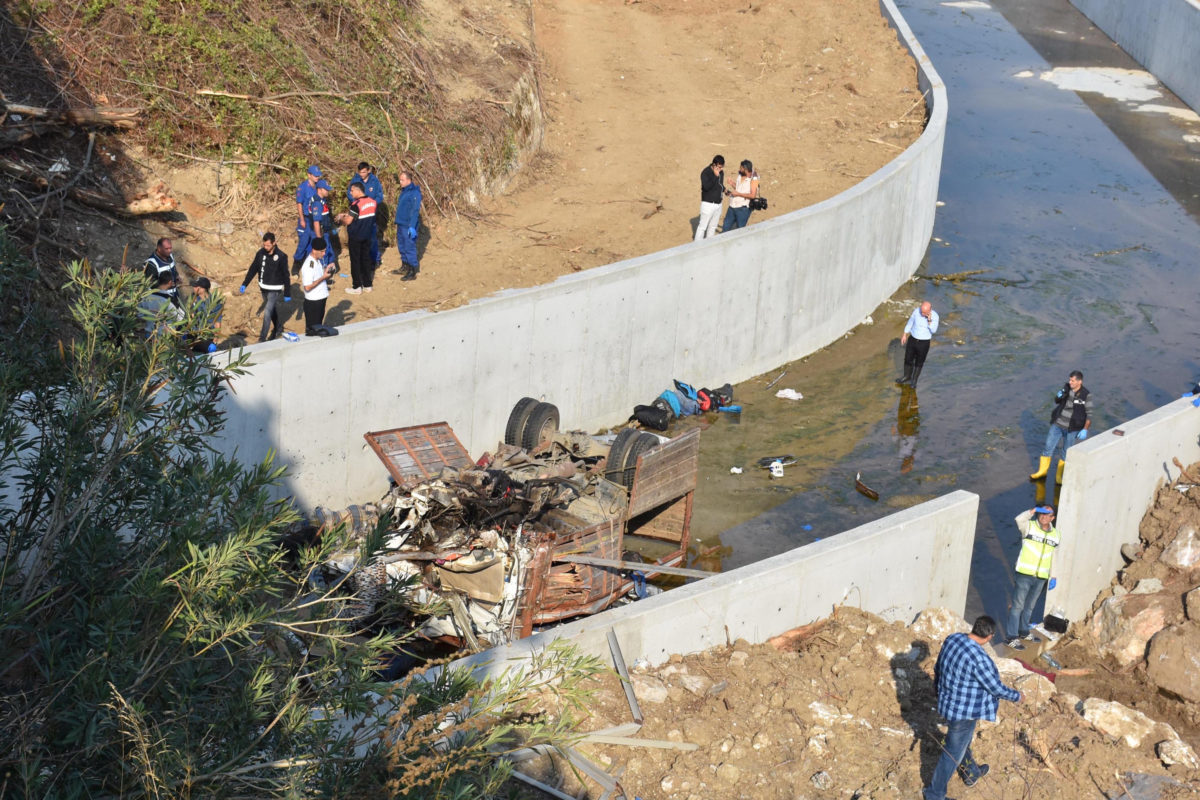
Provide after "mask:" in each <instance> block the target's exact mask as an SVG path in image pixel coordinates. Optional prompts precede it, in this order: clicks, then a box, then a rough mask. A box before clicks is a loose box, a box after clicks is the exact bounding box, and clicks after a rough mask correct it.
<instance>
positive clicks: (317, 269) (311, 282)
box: [300, 238, 337, 336]
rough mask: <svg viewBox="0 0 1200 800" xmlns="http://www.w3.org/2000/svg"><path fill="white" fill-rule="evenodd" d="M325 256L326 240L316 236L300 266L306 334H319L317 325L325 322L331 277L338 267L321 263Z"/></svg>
mask: <svg viewBox="0 0 1200 800" xmlns="http://www.w3.org/2000/svg"><path fill="white" fill-rule="evenodd" d="M324 257H325V240H324V239H319V238H314V239H313V241H312V252H311V253H309V254H308V257H307V258H305V259H304V264H303V265H301V267H300V286H301V288H302V289H304V335H305V336H319V335H320V334H319V333H318V332H317V326H318V325H323V324H324V322H325V300H326V299H327V298H328V297H329V283H328V281H329V279H330V278H331V277H333V271H334V270H335V269H337V267H335V266H334V265H333V264H329V265H328V266H326V265H325V264H322V263H321V260H322V259H323V258H324Z"/></svg>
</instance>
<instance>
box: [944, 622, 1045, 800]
mask: <svg viewBox="0 0 1200 800" xmlns="http://www.w3.org/2000/svg"><path fill="white" fill-rule="evenodd" d="M995 632H996V621H995V620H994V619H992V618H991V617H988V616H982V617H979V618H978V619H976V620H975V625H974V626H972V628H971V632H970V633H969V634H968V633H952V634H950V635H949V636H947V637H946V641H945V642H943V643H942V651H941V653H939V654H938V660H937V665H936V666H935V667H934V670H933V673H934V682H935V684H936V687H937V696H938V713H939V714H941V715H942V717H943V718H944V719H945V720H946V722H947V723H948V725H947V726H946V740H945V742H944V743H943V745H942V753H941V755H940V756H939V757H938V762H937V766H936V767H934V768H933V776H932V777H931V778H930V779H929V785H928V786H927V787H925V792H924V797H925V800H946V787H947V786H948V785H949V783H950V776H951V775H953V774H954V772H955V771H957V772H958V774H959V777H961V778H962V781H963V783H964V784H965V785H967V786H974V785H975V784H976V783H977V782H978V781H979V779H980V778H982V777H983V776H984V775H987V773H988V769H989V768H988V765H987V764H979V763H977V762H976V761H975V757H974V756H973V755H972V754H971V740H972V739H973V738H974V737H975V723H976V722H977V721H978V720H981V719H986V720H990V721H992V722H994V721H995V720H996V706H997V705H998V703H999V698H1001V697H1002V698H1004V699H1005V700H1011V701H1012V702H1014V703H1018V702H1020V701H1021V693H1020V692H1018V691H1017V690H1016V689H1010V688H1009V687H1007V686H1005V685H1004V684H1003V683H1002V682H1001V681H1000V671H999V670H997V669H996V665H995V664H994V663H992V659H991V658H989V657H988V654H987V653H986V652H985V651H984V649H983V645H985V644H987V643H988V641H990V640H991V638H992V636H993V634H995Z"/></svg>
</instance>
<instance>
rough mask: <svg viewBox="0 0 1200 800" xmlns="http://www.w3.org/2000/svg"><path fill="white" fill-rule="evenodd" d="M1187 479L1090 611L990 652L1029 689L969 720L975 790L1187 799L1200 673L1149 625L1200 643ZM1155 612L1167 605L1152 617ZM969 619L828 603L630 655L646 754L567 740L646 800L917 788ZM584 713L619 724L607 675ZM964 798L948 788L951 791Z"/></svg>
mask: <svg viewBox="0 0 1200 800" xmlns="http://www.w3.org/2000/svg"><path fill="white" fill-rule="evenodd" d="M1198 477H1200V463H1197V464H1192V465H1190V466H1189V467H1188V468H1187V475H1180V476H1179V477H1178V478H1177V479H1176V480H1175V481H1173V482H1172V483H1171V484H1169V485H1164V486H1163V487H1162V488H1160V490H1159V491H1158V493H1157V495H1156V497H1155V499H1154V502H1153V504H1152V505H1151V507H1150V508H1149V509H1148V511H1147V512H1146V514H1145V516H1144V517H1143V519H1142V522H1141V525H1140V528H1139V531H1138V534H1137V538H1136V541H1132V540H1133V539H1134V536H1133V535H1132V534H1131V537H1130V538H1131V543H1130V554H1131V556H1130V558H1129V563H1128V565H1127V566H1126V567H1125V568H1124V569H1122V570H1120V571H1119V572H1118V573H1117V574H1115V575H1114V577H1113V581H1112V585H1111V586H1110V587H1108V588H1106V589H1105V590H1104V591H1102V592H1101V593H1100V594H1099V595H1098V596H1097V599H1096V603H1095V604H1094V606H1093V611H1092V614H1090V615H1089V616H1088V617H1087V618H1085V619H1084V620H1080V621H1077V622H1075V624H1073V625H1072V626H1071V628H1070V630H1069V631H1068V632H1067V634H1066V635H1065V636H1063V637H1061V638H1059V639H1058V640H1057V641H1053V642H1050V641H1045V640H1043V641H1042V642H1040V643H1038V644H1033V643H1029V644H1027V647H1026V649H1025V650H1024V651H1021V652H1014V651H1010V650H1009V649H1008V648H1007V647H1005V646H1004V645H1002V644H998V643H996V644H995V646H994V649H992V648H989V650H990V652H991V653H992V655H993V657H995V658H997V665H998V666H999V668H1000V671H1001V675H1002V679H1003V680H1004V681H1005V683H1007V684H1008V685H1009V686H1012V687H1014V688H1016V689H1018V690H1019V691H1021V692H1022V693H1023V695H1024V696H1025V697H1024V699H1023V701H1022V702H1021V703H1020V704H1012V703H1008V702H1002V703H1001V704H1000V709H999V716H998V721H997V722H996V723H981V725H980V728H979V731H978V734H977V737H976V740H975V744H974V750H975V756H976V758H977V760H979V761H980V762H982V763H987V764H989V765H990V766H991V772H990V774H989V775H988V776H987V777H986V778H985V779H984V782H981V783H980V785H979V786H978V787H977V788H975V789H972V790H970V795H971V796H979V797H996V798H1014V799H1015V798H1020V799H1021V800H1025V799H1026V798H1029V799H1033V798H1045V799H1046V800H1051V798H1090V797H1097V798H1098V797H1107V798H1119V797H1120V798H1123V797H1130V798H1164V799H1166V800H1170V799H1171V798H1182V797H1197V796H1200V788H1197V787H1200V761H1197V760H1196V757H1195V752H1196V751H1197V750H1200V680H1198V679H1197V678H1196V676H1195V668H1194V665H1193V664H1190V663H1189V660H1188V657H1187V656H1186V655H1183V654H1178V655H1177V656H1172V657H1162V656H1160V655H1157V654H1158V653H1161V652H1163V651H1161V650H1156V647H1157V646H1158V645H1157V644H1156V639H1154V638H1149V644H1148V645H1147V641H1146V640H1147V637H1153V636H1154V635H1156V633H1157V632H1158V631H1160V630H1161V631H1162V634H1163V635H1164V636H1167V637H1171V638H1173V639H1174V640H1176V641H1179V640H1182V641H1184V642H1185V645H1184V647H1185V652H1186V651H1187V650H1190V651H1192V652H1194V651H1195V649H1197V648H1196V647H1194V646H1189V645H1187V644H1186V642H1188V641H1190V642H1193V643H1194V642H1197V641H1200V534H1198V533H1197V531H1200V494H1195V495H1194V494H1193V493H1194V492H1195V491H1200V490H1196V489H1195V487H1196V486H1200V482H1197V478H1198ZM1134 549H1136V551H1137V552H1136V554H1134V553H1133V551H1134ZM1139 587H1140V588H1139ZM1189 592H1190V593H1193V594H1195V595H1196V596H1195V597H1189ZM1113 602H1121V603H1123V604H1124V605H1122V606H1121V609H1122V610H1121V615H1122V618H1123V620H1124V621H1125V623H1123V624H1122V625H1119V626H1110V627H1107V628H1103V629H1102V628H1101V627H1100V626H1098V625H1097V624H1096V622H1095V620H1096V618H1098V617H1102V616H1103V615H1102V613H1101V610H1102V609H1103V608H1104V606H1105V605H1106V604H1112V603H1113ZM1155 609H1160V610H1161V611H1162V614H1161V616H1160V617H1159V618H1158V619H1157V621H1150V620H1151V619H1152V618H1153V612H1154V610H1155ZM965 629H966V623H965V622H964V621H963V620H961V619H959V618H957V617H956V616H955V615H953V614H952V613H950V612H948V611H945V610H944V609H932V610H929V611H926V612H924V613H923V614H922V615H921V616H920V617H919V618H918V619H917V620H916V621H915V622H914V623H913V624H912V625H908V626H906V625H904V624H902V623H899V622H891V623H889V622H885V621H883V620H881V619H879V618H877V617H874V616H873V615H870V614H866V613H864V612H861V611H858V610H856V609H853V608H850V607H846V606H839V607H837V608H836V609H835V610H834V613H833V614H832V616H831V617H829V618H827V619H825V620H821V621H818V622H816V623H814V624H813V625H810V626H805V627H804V628H800V629H796V630H795V631H791V632H787V633H785V634H784V635H782V636H780V637H777V638H776V639H775V640H773V641H772V642H771V643H770V644H765V645H750V644H747V643H745V642H740V641H739V642H731V643H729V644H728V645H727V646H725V647H719V648H715V649H712V650H709V651H706V652H702V653H696V654H692V655H687V656H672V657H671V659H670V660H669V662H668V663H667V664H665V665H663V666H661V667H656V668H646V667H645V666H637V665H634V666H633V668H632V681H631V683H632V685H633V687H634V690H635V693H636V694H637V696H638V699H639V703H640V704H641V709H642V711H643V712H644V715H645V725H644V727H643V728H642V729H641V730H640V731H637V732H636V733H633V734H630V736H631V738H633V739H637V740H647V739H648V740H658V741H659V742H660V744H659V746H657V747H654V746H649V745H645V744H644V745H642V746H632V745H630V744H629V743H626V744H620V745H618V744H602V743H597V742H594V741H587V740H586V738H585V740H584V741H583V742H582V744H581V745H580V747H579V749H580V751H581V752H583V753H584V754H585V755H586V756H587V757H589V758H591V759H593V760H594V761H596V762H597V763H599V764H602V765H603V766H604V767H605V769H607V770H608V771H609V772H610V773H614V774H616V773H620V774H621V775H622V778H621V780H622V783H623V786H624V788H625V789H626V791H627V792H628V793H629V795H630V796H634V795H636V796H638V797H641V798H643V800H658V799H659V798H663V799H665V798H687V799H688V800H692V799H693V798H696V799H697V800H698V799H699V798H708V797H728V798H735V797H736V798H742V797H745V798H781V799H782V800H795V798H835V797H838V798H846V797H851V798H862V799H863V800H865V798H874V799H875V800H882V799H884V798H886V799H887V800H892V799H893V798H894V799H895V800H899V799H900V798H915V797H919V796H920V792H921V788H922V786H923V785H924V784H925V783H926V782H927V781H928V780H929V777H930V775H931V774H932V770H933V767H934V764H935V763H936V760H937V756H938V752H939V751H938V746H939V744H938V742H939V736H940V734H941V732H942V731H943V730H944V724H943V723H941V721H940V719H939V718H938V716H937V714H936V713H935V708H936V706H935V704H936V692H935V690H934V686H933V667H934V664H935V662H936V660H937V654H938V652H939V650H940V647H941V643H942V641H943V640H944V639H945V637H946V636H947V635H948V634H949V633H950V632H952V631H954V630H965ZM1138 629H1140V630H1141V634H1142V638H1141V639H1140V640H1138V642H1137V643H1136V644H1135V645H1134V646H1133V650H1132V651H1131V655H1130V656H1129V657H1127V658H1125V659H1123V660H1122V659H1120V658H1118V657H1114V655H1113V654H1112V645H1113V643H1116V644H1117V645H1121V646H1122V649H1124V643H1125V642H1127V641H1128V637H1127V635H1126V633H1125V632H1126V631H1128V630H1138ZM1102 630H1103V631H1116V632H1117V633H1119V634H1120V635H1117V636H1112V635H1109V634H1108V633H1100V632H1101V631H1102ZM1188 637H1190V638H1188ZM1106 646H1107V647H1109V649H1108V650H1105V648H1106ZM1043 653H1046V654H1048V655H1049V656H1050V658H1049V660H1048V659H1045V658H1043V657H1042V654H1043ZM1192 658H1193V660H1194V656H1193V657H1192ZM1089 699H1091V703H1092V704H1094V703H1096V702H1097V701H1112V702H1116V703H1119V704H1121V706H1123V707H1124V708H1125V709H1127V712H1126V711H1122V712H1121V713H1122V714H1128V715H1129V716H1130V717H1131V718H1136V717H1137V715H1138V714H1143V715H1145V717H1147V718H1148V719H1149V720H1150V721H1151V724H1154V723H1157V724H1156V725H1154V727H1153V728H1152V729H1151V730H1149V731H1143V732H1141V733H1140V734H1138V735H1137V736H1135V737H1134V738H1135V739H1137V741H1133V742H1131V741H1128V740H1127V739H1126V738H1124V736H1125V733H1124V732H1122V733H1119V734H1118V733H1114V732H1113V731H1112V730H1110V731H1108V732H1106V731H1105V730H1103V729H1102V726H1100V727H1098V726H1097V725H1093V724H1092V722H1089V720H1088V719H1087V718H1085V716H1084V714H1083V708H1084V705H1083V704H1084V702H1085V701H1088V700H1089ZM548 709H549V710H551V712H553V706H552V705H551V706H548ZM588 709H589V712H590V713H589V715H588V718H587V719H586V720H585V721H584V723H583V724H582V725H581V730H583V731H596V730H600V729H604V728H607V727H610V726H614V725H620V724H623V723H628V722H630V721H631V716H632V715H631V712H630V709H629V706H628V703H627V701H626V699H625V695H624V691H623V689H622V686H621V682H620V680H619V679H618V678H617V677H616V676H615V674H614V673H611V672H610V673H608V674H606V675H605V676H604V677H603V678H602V679H601V680H599V681H598V682H597V694H596V699H595V702H593V703H589V704H588ZM1167 726H1169V729H1168V728H1167ZM1130 730H1133V728H1126V729H1125V731H1126V732H1128V731H1130ZM1172 732H1173V733H1172ZM1168 738H1177V739H1178V740H1179V741H1181V742H1183V743H1184V744H1185V745H1186V746H1187V747H1190V748H1191V751H1192V755H1191V756H1190V758H1191V761H1192V764H1191V766H1188V765H1185V764H1184V763H1175V764H1172V765H1167V764H1165V763H1164V761H1163V760H1162V759H1161V758H1160V743H1161V742H1162V741H1164V740H1165V739H1168ZM661 742H666V743H668V744H665V745H664V744H661ZM672 747H679V748H683V747H689V748H691V749H672ZM522 769H525V770H526V771H528V772H530V773H531V774H533V775H534V776H535V777H538V778H539V779H540V780H542V781H543V782H545V783H548V784H550V785H552V786H559V787H561V788H562V789H563V790H564V791H566V792H567V793H568V794H574V795H576V796H583V797H596V796H599V793H600V792H599V790H596V789H595V786H594V785H588V786H585V785H584V784H581V783H580V782H579V779H578V778H577V776H576V775H574V774H573V773H572V772H571V771H570V770H569V769H564V768H563V766H562V764H561V763H559V762H557V761H556V760H554V759H552V758H549V757H543V758H541V759H539V760H536V761H532V762H529V763H528V764H526V765H525V766H523V767H522ZM622 771H623V772H622ZM967 791H968V790H967V789H966V788H965V787H963V785H962V784H961V782H959V781H958V780H957V779H952V780H951V785H950V796H951V797H963V796H964V795H965V793H966V792H967ZM579 792H583V794H577V793H579ZM528 796H534V795H532V794H530V795H528Z"/></svg>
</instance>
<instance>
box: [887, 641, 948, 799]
mask: <svg viewBox="0 0 1200 800" xmlns="http://www.w3.org/2000/svg"><path fill="white" fill-rule="evenodd" d="M928 658H929V644H928V643H927V642H924V641H920V640H917V641H914V642H913V643H912V646H911V647H910V648H909V649H908V651H907V652H904V653H897V654H896V655H894V656H892V659H891V661H890V662H889V663H890V665H891V668H892V683H893V684H894V685H895V687H896V703H897V705H899V706H900V717H901V719H903V720H904V722H905V724H906V725H908V727H909V729H910V730H911V731H912V734H913V738H912V743H911V744H910V745H909V747H908V749H909V751H910V752H911V751H912V749H913V748H914V747H919V748H920V757H921V785H922V786H928V785H929V779H930V778H931V777H932V776H933V768H934V767H935V766H936V765H937V760H938V756H939V755H941V732H940V731H938V728H937V723H938V713H937V689H936V687H935V686H934V684H933V678H931V677H930V676H929V674H928V673H926V671H925V669H924V662H925V661H926V660H927V659H928Z"/></svg>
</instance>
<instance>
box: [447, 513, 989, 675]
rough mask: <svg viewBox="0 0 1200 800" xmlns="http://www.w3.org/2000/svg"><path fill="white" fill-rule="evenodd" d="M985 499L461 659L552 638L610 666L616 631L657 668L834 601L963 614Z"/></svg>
mask: <svg viewBox="0 0 1200 800" xmlns="http://www.w3.org/2000/svg"><path fill="white" fill-rule="evenodd" d="M978 511H979V496H978V495H975V494H971V493H970V492H963V491H957V492H952V493H950V494H948V495H944V496H942V497H939V498H937V499H936V500H930V501H929V502H927V503H922V504H921V505H919V506H914V507H912V508H909V509H906V510H904V511H901V512H898V513H896V514H892V515H891V516H888V517H885V518H884V519H880V520H876V521H875V522H871V523H868V524H866V525H863V526H861V527H858V528H855V529H853V530H850V531H846V532H845V533H841V534H838V535H837V536H833V537H830V538H828V539H823V540H822V541H819V542H813V543H812V544H807V545H804V546H802V547H797V548H796V549H794V550H789V551H788V552H786V553H780V554H779V555H777V556H772V557H771V558H768V559H764V560H763V561H759V562H757V563H754V564H749V565H747V566H744V567H739V568H738V569H735V570H731V571H729V572H723V573H721V574H720V575H715V576H713V577H711V578H706V579H704V580H701V581H696V582H694V583H689V584H687V585H685V586H681V587H679V588H677V589H672V590H670V591H669V592H664V593H663V594H660V595H657V596H655V597H650V598H647V599H645V600H640V601H638V602H636V603H632V604H630V605H628V606H624V607H622V608H617V609H613V610H610V611H605V612H602V613H600V614H595V615H593V616H591V617H586V618H583V619H580V620H578V621H576V622H572V623H569V624H566V625H562V626H559V627H557V628H553V629H552V630H549V631H546V632H544V633H539V634H535V635H533V636H531V637H529V638H527V639H521V640H519V641H517V642H515V643H513V644H512V645H509V646H507V647H497V648H493V649H492V650H488V651H485V652H483V653H480V654H478V655H475V656H472V657H471V658H467V659H462V660H461V661H459V662H457V664H459V665H469V666H472V667H475V668H476V669H477V670H478V674H479V675H480V676H481V677H482V676H487V675H492V676H494V675H498V674H500V673H501V672H502V671H504V670H505V669H507V668H508V667H513V666H518V667H519V666H520V665H521V662H523V661H524V660H525V659H526V658H528V656H529V654H530V653H533V652H536V651H538V650H540V649H542V648H544V647H546V645H548V644H549V643H550V642H551V641H553V640H555V639H569V640H571V641H572V643H574V644H575V645H576V646H578V647H579V649H580V650H581V651H582V652H583V653H586V654H591V655H598V656H602V657H603V658H604V660H605V662H606V663H607V662H608V652H609V651H608V643H607V640H606V635H607V633H608V631H609V630H613V631H615V632H616V635H617V638H618V640H619V641H620V643H621V650H622V652H623V653H624V656H625V659H626V661H628V662H632V661H633V660H634V659H638V658H645V659H646V660H647V661H649V662H650V663H651V664H660V663H662V662H664V661H666V660H667V658H668V657H669V656H670V655H671V654H672V653H680V654H686V653H696V652H700V651H702V650H707V649H709V648H711V647H717V646H720V645H724V644H726V643H727V642H733V641H735V640H737V639H745V640H746V641H748V642H751V643H758V642H764V641H766V640H767V639H768V638H770V637H772V636H775V635H777V634H779V633H782V632H783V631H786V630H789V629H791V628H794V627H797V626H799V625H805V624H807V623H809V622H812V621H814V620H817V619H820V618H822V617H825V616H828V615H829V614H830V612H832V611H833V608H834V606H835V605H839V604H845V605H847V606H853V607H855V608H861V609H864V610H866V611H871V612H873V613H875V614H879V615H880V616H882V617H884V618H886V619H888V620H903V621H905V622H909V621H911V620H912V619H913V617H915V616H916V614H917V613H919V612H920V611H921V610H922V609H924V608H929V607H934V606H942V607H945V608H949V609H951V610H952V611H956V612H958V613H959V614H962V613H964V612H965V610H966V602H967V578H968V576H969V574H970V572H971V550H972V548H973V547H974V544H975V519H976V516H977V514H978Z"/></svg>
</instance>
